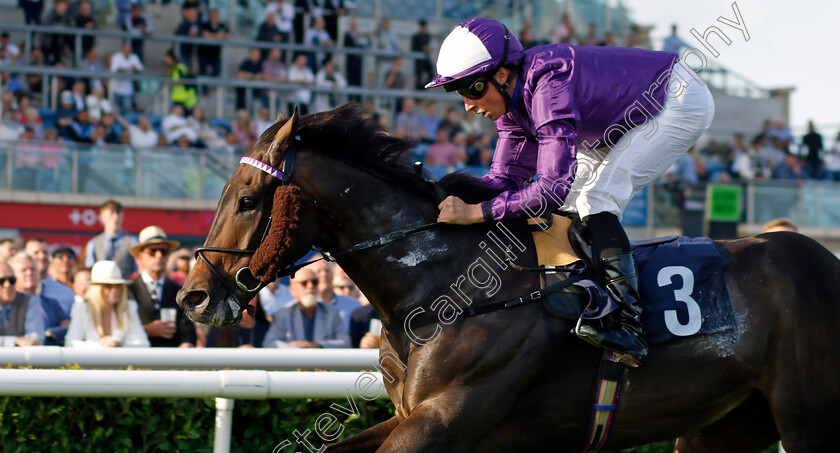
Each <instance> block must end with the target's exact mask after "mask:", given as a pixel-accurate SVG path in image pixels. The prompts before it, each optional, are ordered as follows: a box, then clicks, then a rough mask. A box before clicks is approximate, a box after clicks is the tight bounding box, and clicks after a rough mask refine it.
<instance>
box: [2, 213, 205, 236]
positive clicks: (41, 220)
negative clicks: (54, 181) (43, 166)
mask: <svg viewBox="0 0 840 453" xmlns="http://www.w3.org/2000/svg"><path fill="white" fill-rule="evenodd" d="M0 212H2V213H3V215H0V228H8V229H17V230H19V231H20V233H21V236H23V237H24V238H25V239H28V238H29V237H33V236H37V237H41V238H43V239H45V240H46V241H47V242H48V243H50V244H57V243H65V244H68V243H69V244H71V245H79V246H81V245H84V244H85V243H86V242H87V241H88V239H90V238H91V237H92V236H94V235H96V234H98V233H101V232H102V224H101V223H100V222H99V206H73V205H52V204H32V203H0ZM124 212H125V220H124V221H123V229H125V231H127V232H129V233H133V234H137V233H139V232H140V230H142V229H143V228H145V227H147V226H149V225H158V226H160V227H161V228H163V229H164V231H166V233H167V234H168V235H169V236H173V237H175V238H184V239H192V240H194V241H199V242H200V241H203V239H204V237H205V236H206V235H207V233H208V232H209V231H210V224H211V223H212V222H213V214H214V212H213V211H189V210H177V209H169V210H167V209H140V208H126V209H125V211H124Z"/></svg>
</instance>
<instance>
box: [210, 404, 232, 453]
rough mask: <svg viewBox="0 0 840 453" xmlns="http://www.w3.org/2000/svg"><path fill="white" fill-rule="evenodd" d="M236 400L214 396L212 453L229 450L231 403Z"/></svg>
mask: <svg viewBox="0 0 840 453" xmlns="http://www.w3.org/2000/svg"><path fill="white" fill-rule="evenodd" d="M235 402H236V400H232V399H230V398H216V432H215V434H214V435H213V453H228V452H229V451H230V432H231V430H232V429H233V405H234V403H235Z"/></svg>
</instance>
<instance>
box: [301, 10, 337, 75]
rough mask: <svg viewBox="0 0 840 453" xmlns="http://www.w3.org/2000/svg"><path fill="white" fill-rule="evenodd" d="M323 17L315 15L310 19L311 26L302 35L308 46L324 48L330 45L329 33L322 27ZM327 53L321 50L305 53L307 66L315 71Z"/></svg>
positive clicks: (331, 42)
mask: <svg viewBox="0 0 840 453" xmlns="http://www.w3.org/2000/svg"><path fill="white" fill-rule="evenodd" d="M324 25H325V23H324V18H322V17H315V18H314V19H313V20H312V27H310V28H309V29H308V30H306V33H304V35H303V44H304V45H306V46H309V47H315V48H324V47H332V45H333V41H332V38H331V37H330V34H329V33H328V32H327V31H326V30H325V29H324ZM326 58H327V53H325V52H323V51H318V52H312V53H309V54H308V55H307V60H308V64H309V68H310V69H312V72H316V71H318V70H319V69H320V68H321V65H323V64H324V60H325V59H326Z"/></svg>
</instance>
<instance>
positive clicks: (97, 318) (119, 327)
mask: <svg viewBox="0 0 840 453" xmlns="http://www.w3.org/2000/svg"><path fill="white" fill-rule="evenodd" d="M90 273H91V275H90V289H89V290H88V291H87V294H86V296H85V301H84V302H76V303H75V304H73V309H72V310H71V311H70V327H69V328H68V329H67V336H66V337H65V345H66V346H68V347H106V348H112V347H119V346H133V347H149V338H148V337H147V336H146V332H145V331H144V330H143V326H142V325H141V324H140V316H139V315H138V314H137V302H135V301H133V300H128V298H127V296H126V288H125V286H126V285H127V284H129V283H131V281H130V280H126V279H124V278H123V276H122V273H121V272H120V268H119V267H118V266H117V264H116V263H115V262H113V261H107V260H105V261H98V262H96V264H94V265H93V268H92V269H91V271H90Z"/></svg>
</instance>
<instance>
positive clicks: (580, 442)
mask: <svg viewBox="0 0 840 453" xmlns="http://www.w3.org/2000/svg"><path fill="white" fill-rule="evenodd" d="M406 151H407V144H406V143H404V142H402V141H400V140H398V139H395V138H392V137H389V136H387V135H385V134H383V133H382V132H381V131H380V130H378V129H377V128H376V127H375V126H372V125H371V124H369V123H368V122H366V121H364V120H362V119H360V111H359V110H358V108H355V107H351V106H345V107H340V108H339V109H336V110H334V111H332V112H326V113H321V114H316V115H309V116H304V117H300V118H299V117H298V116H297V114H294V115H293V116H292V117H291V118H290V119H288V120H281V121H278V123H277V124H275V125H274V126H272V127H271V128H269V130H268V131H266V132H265V134H264V135H263V136H262V137H261V138H260V139H259V141H258V142H257V144H256V145H255V147H254V149H253V151H252V152H251V154H250V157H251V158H252V159H254V160H253V161H249V162H250V163H249V164H243V165H240V166H239V167H238V168H237V169H236V171H235V172H234V174H233V176H232V177H231V179H230V181H229V182H228V184H227V185H226V186H225V188H224V191H223V193H222V196H221V200H220V201H219V205H218V208H217V211H216V217H215V220H214V222H213V225H212V227H211V231H210V233H209V235H208V237H207V240H206V243H205V246H206V248H205V249H204V250H203V251H201V252H199V254H200V255H201V256H202V257H203V258H202V260H199V261H198V263H197V264H196V266H195V268H194V269H193V270H192V271H191V272H190V274H189V276H188V277H187V280H186V282H185V283H184V287H183V289H182V290H181V292H180V293H179V295H178V303H179V304H180V305H181V306H182V307H183V308H184V309H185V310H186V312H187V314H188V315H189V317H190V318H191V319H193V320H195V321H198V322H202V323H212V324H217V325H227V324H232V323H236V322H238V321H239V319H240V317H241V312H242V310H243V307H245V305H246V304H247V303H248V301H249V300H250V299H251V298H252V296H253V294H252V293H250V292H248V291H250V290H253V289H254V287H259V285H258V284H257V283H258V282H257V279H259V280H260V281H262V282H263V283H264V282H265V281H267V280H270V279H271V278H273V276H274V274H275V273H276V272H277V271H278V270H279V269H281V268H283V267H285V266H288V265H289V264H290V263H293V262H295V261H296V260H298V259H299V258H301V257H302V256H304V255H305V254H306V253H307V252H308V251H309V250H310V247H312V246H316V247H318V248H319V249H321V250H324V251H329V252H333V253H336V252H338V251H346V249H347V248H348V247H352V246H354V245H356V244H360V243H365V241H368V240H370V239H372V238H383V237H385V238H389V240H388V241H385V240H383V241H380V242H381V243H380V245H375V246H370V247H367V248H364V247H358V250H356V251H353V252H347V253H343V254H339V253H336V255H337V261H338V263H339V264H340V265H341V267H342V268H343V269H344V270H345V271H346V272H347V274H348V275H349V276H350V277H351V278H352V279H353V280H354V281H355V282H356V283H357V284H358V286H359V287H360V289H361V290H362V291H363V292H364V294H366V295H367V297H368V299H369V300H370V302H371V303H372V304H373V306H374V307H375V308H376V311H377V312H378V313H379V314H380V316H381V318H382V320H383V323H384V324H385V325H386V326H392V327H389V328H386V329H385V330H384V331H383V334H382V344H381V348H380V352H381V354H382V356H383V357H385V356H389V357H396V358H398V360H383V361H382V372H383V374H384V375H386V376H387V377H393V379H392V380H388V379H386V381H387V382H386V389H387V391H388V394H389V396H390V398H391V400H392V401H393V403H394V405H395V406H396V416H394V417H393V418H392V419H390V420H388V421H385V422H383V423H381V424H379V425H376V426H374V427H372V428H370V429H368V430H366V431H364V432H363V433H361V434H359V435H357V436H355V437H352V438H349V439H347V440H345V441H343V442H340V443H338V444H335V445H332V446H330V447H329V448H328V451H330V452H373V451H377V452H400V453H406V452H418V453H420V452H422V453H427V452H450V451H451V452H510V451H538V452H541V451H581V450H582V449H583V447H584V445H585V443H586V435H587V430H588V424H589V420H590V419H589V417H590V409H591V404H592V397H593V392H594V385H595V384H594V378H595V374H596V371H597V366H598V361H599V358H600V351H598V350H597V349H595V348H593V347H591V346H589V345H588V344H586V343H584V342H583V341H581V340H579V339H577V338H576V337H575V336H574V335H570V333H569V331H570V329H571V328H572V327H573V325H572V322H570V321H564V320H561V319H557V318H552V317H549V316H547V315H546V314H545V312H544V310H543V308H542V306H541V304H538V303H527V304H522V305H520V306H518V307H515V308H511V309H508V310H501V311H495V312H491V313H487V314H482V315H477V316H471V317H466V316H455V315H456V314H457V313H459V312H460V311H462V310H466V309H467V306H468V303H473V302H475V305H476V306H479V305H482V304H485V303H487V304H489V303H493V302H495V301H502V300H507V299H510V298H513V297H516V296H521V295H523V294H528V293H529V292H530V291H532V290H533V289H534V288H537V287H538V277H537V276H536V274H531V273H522V272H519V271H516V270H514V269H513V268H512V267H507V268H506V269H503V270H502V269H501V268H500V267H499V268H497V270H492V271H491V270H490V268H491V267H493V265H492V264H490V263H491V262H492V261H493V260H494V257H493V253H498V249H496V250H493V248H494V247H495V246H494V245H493V244H494V243H496V242H499V241H501V242H504V243H505V244H507V245H509V246H511V250H512V251H513V252H515V255H516V257H515V258H516V262H517V263H518V264H519V265H522V266H534V265H536V254H535V252H534V251H533V241H532V239H531V238H530V233H526V232H523V231H520V230H518V229H513V228H511V229H506V228H503V227H500V226H499V225H497V224H489V223H487V224H479V225H473V226H469V227H464V226H450V225H436V226H433V227H428V228H422V229H420V230H419V231H416V232H413V231H412V232H407V231H410V229H412V228H414V227H417V226H419V225H427V224H430V223H433V222H434V221H435V219H436V218H437V213H438V211H437V204H438V200H439V197H438V196H437V195H436V193H435V191H434V190H433V187H432V185H431V184H430V183H428V182H427V181H425V180H424V179H423V178H422V177H420V176H419V175H418V174H417V173H416V172H415V171H414V170H413V169H412V167H411V162H410V161H409V160H408V158H407V157H406ZM259 162H262V163H264V164H266V165H267V166H270V167H272V168H273V169H279V170H280V172H278V173H275V174H274V175H271V174H269V172H272V171H273V170H272V169H270V168H268V167H265V168H262V169H261V168H258V167H260V163H259ZM281 173H282V174H281ZM440 185H441V186H443V187H444V188H445V189H446V190H447V191H449V192H450V193H452V194H454V195H460V196H461V197H462V198H465V199H466V200H467V201H468V202H469V201H470V200H478V199H486V198H489V197H490V196H492V194H488V193H486V192H483V190H484V189H482V188H481V187H480V186H479V185H477V184H475V183H469V182H468V181H466V180H465V178H464V177H463V176H451V177H447V178H444V179H443V180H441V181H440ZM269 218H271V220H270V221H269ZM503 230H504V231H503ZM393 232H402V233H405V234H397V235H391V236H388V235H389V233H393ZM491 236H493V237H491ZM494 237H495V238H494ZM519 244H524V245H526V247H525V250H522V249H521V248H518V245H519ZM720 248H721V249H722V250H723V251H724V253H725V254H726V255H727V259H728V263H729V265H728V268H727V271H726V284H727V289H728V291H729V294H730V297H731V301H732V308H733V311H734V314H735V321H736V324H737V328H736V330H737V332H736V335H735V339H733V338H732V336H729V337H727V338H722V337H717V336H715V335H705V336H694V337H685V338H683V339H680V340H678V341H676V342H671V343H668V344H665V345H662V346H655V347H653V348H652V350H651V352H650V355H649V358H648V360H647V362H646V363H645V365H644V366H642V367H640V368H637V369H629V370H625V371H624V372H623V380H622V384H621V397H620V400H619V403H618V409H617V411H616V413H615V416H614V421H613V425H612V432H611V433H610V436H609V440H608V442H607V444H606V446H605V448H607V449H619V448H626V447H629V446H634V445H641V444H646V443H650V442H653V441H657V440H667V439H673V438H676V437H680V436H681V437H680V438H679V440H678V443H677V449H678V451H680V452H751V451H756V452H757V451H762V450H763V449H766V448H768V447H769V446H771V445H772V444H773V443H775V442H777V441H779V440H780V439H781V441H782V442H783V445H784V447H785V448H786V449H787V451H788V452H791V453H795V452H814V451H831V450H833V449H834V448H837V445H840V430H838V429H836V428H835V427H834V426H833V417H834V413H835V411H836V409H837V408H838V407H840V362H838V359H837V352H838V349H840V346H838V345H840V301H838V296H837V294H838V291H837V289H836V287H835V285H837V284H838V282H840V261H838V260H837V259H836V258H835V257H834V256H833V255H832V254H831V253H830V252H828V251H827V250H826V249H824V248H823V247H822V246H820V245H819V244H818V243H816V242H815V241H813V240H811V239H809V238H807V237H805V236H802V235H799V234H795V233H772V234H767V235H760V236H757V237H751V238H743V239H737V240H732V241H724V242H722V243H720ZM254 250H256V255H254V256H253V258H252V254H254ZM491 252H492V253H491ZM258 258H259V261H260V263H258V265H257V266H256V267H257V268H258V269H256V270H255V263H256V262H257V261H258ZM266 263H268V264H266ZM249 266H250V268H249ZM430 316H433V317H437V319H434V321H435V322H420V321H421V320H424V319H425V320H426V321H428V319H429V317H430ZM407 320H408V321H409V322H408V325H409V328H408V329H407V330H403V329H401V328H399V327H398V326H406V321H407ZM412 325H414V326H417V327H416V328H412V327H411V326H412ZM393 326H397V327H393Z"/></svg>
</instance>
